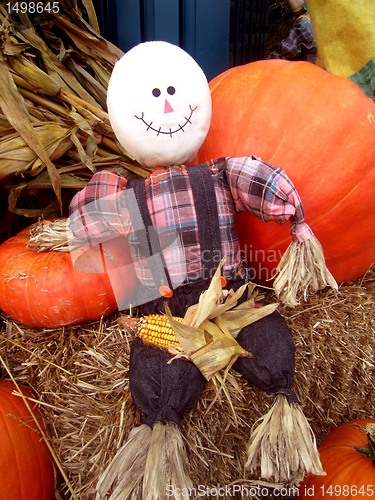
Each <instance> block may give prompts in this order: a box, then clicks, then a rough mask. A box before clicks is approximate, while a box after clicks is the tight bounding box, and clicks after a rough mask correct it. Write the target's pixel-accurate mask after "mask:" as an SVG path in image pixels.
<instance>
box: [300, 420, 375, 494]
mask: <svg viewBox="0 0 375 500" xmlns="http://www.w3.org/2000/svg"><path fill="white" fill-rule="evenodd" d="M366 424H373V425H375V419H359V420H353V421H351V422H347V423H346V424H343V425H341V426H339V427H336V428H335V429H333V430H332V431H331V432H330V433H329V434H328V435H327V437H326V438H325V439H324V440H323V441H322V442H321V444H320V445H319V447H318V449H319V452H320V458H321V461H322V465H323V469H324V470H325V472H326V474H327V475H326V476H313V475H309V476H307V477H306V478H305V480H304V482H303V483H302V484H301V485H300V487H299V492H300V493H299V497H298V498H299V499H300V500H307V499H310V500H311V499H312V498H314V499H319V498H322V499H323V498H325V499H326V498H335V499H344V498H345V499H348V500H349V499H357V500H358V498H374V497H375V442H374V441H372V444H371V441H370V439H369V437H368V436H367V435H366V430H365V429H366ZM374 437H375V429H374V434H373V436H372V439H374ZM371 447H372V448H371ZM367 453H368V455H367Z"/></svg>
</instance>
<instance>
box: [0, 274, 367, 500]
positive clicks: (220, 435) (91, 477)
mask: <svg viewBox="0 0 375 500" xmlns="http://www.w3.org/2000/svg"><path fill="white" fill-rule="evenodd" d="M374 278H375V270H374V269H373V270H370V271H369V272H368V273H367V274H366V275H365V276H364V277H363V278H361V279H359V280H358V281H356V282H354V283H350V284H344V285H342V286H341V287H340V290H339V293H338V295H335V294H334V293H333V292H332V291H322V292H319V293H318V294H317V295H315V296H313V297H310V298H309V299H308V300H307V301H306V302H305V303H303V304H301V305H300V306H298V307H297V308H294V309H287V308H281V312H282V314H283V315H284V316H285V317H286V318H287V321H288V323H289V325H290V327H291V330H292V332H293V336H294V341H295V346H296V377H295V386H294V388H295V390H296V393H297V394H298V396H299V397H300V399H301V402H302V408H303V411H304V413H305V415H306V416H307V418H308V419H309V421H310V423H311V426H312V427H313V429H314V431H315V433H316V436H317V439H318V440H320V439H321V438H322V437H323V436H324V435H325V434H326V433H327V432H328V431H329V430H330V429H331V428H332V427H334V426H335V425H338V424H340V423H343V422H345V421H348V420H351V419H354V418H362V417H374V408H375V395H374V390H373V384H374V343H375V342H374V331H375V316H374V312H373V301H374V293H375V283H374ZM133 335H134V334H133V333H132V332H131V331H125V330H124V329H122V328H121V327H120V325H119V315H118V314H114V315H112V316H110V317H108V318H106V319H103V320H101V321H98V322H94V323H88V324H84V325H81V326H74V327H69V328H61V329H56V330H46V329H45V330H33V329H29V328H27V327H25V326H23V325H21V324H19V323H16V322H14V321H12V320H10V319H9V318H7V317H3V324H2V327H1V331H0V355H1V364H2V366H3V372H4V375H5V377H6V378H8V377H9V376H10V374H11V375H12V376H13V377H14V379H15V380H16V381H17V382H18V383H24V384H26V385H30V386H31V387H32V389H33V390H34V392H35V394H36V399H37V400H38V401H39V403H40V409H41V411H42V413H43V415H44V418H45V420H46V423H47V426H48V436H47V438H48V440H49V442H50V444H51V445H52V447H53V449H54V451H55V454H56V460H57V462H58V463H59V466H60V468H61V470H62V471H63V474H64V477H63V479H62V481H61V485H60V494H61V496H62V497H63V498H69V499H70V498H79V499H92V498H94V497H95V495H94V489H95V484H96V482H97V479H98V475H99V473H100V472H101V471H102V469H103V468H104V467H105V465H106V464H107V463H108V461H109V460H110V459H111V458H112V457H113V456H114V454H115V452H116V450H117V448H118V447H119V446H120V445H121V444H122V443H124V441H125V439H126V437H127V435H128V433H129V431H130V429H131V428H133V427H134V426H135V425H137V424H138V423H139V422H140V419H141V415H140V414H139V412H138V411H137V410H136V409H135V408H134V406H133V403H132V400H131V396H130V394H129V381H128V363H129V346H130V342H131V340H132V338H133ZM5 367H6V369H5ZM227 385H228V389H229V391H230V394H231V403H232V408H231V405H230V404H229V402H228V400H227V399H226V397H225V396H223V395H222V394H221V395H220V397H219V398H218V399H216V400H215V395H216V392H215V390H214V388H213V387H212V385H211V384H207V386H206V389H205V390H204V393H203V395H202V397H201V399H200V401H199V403H198V405H197V407H196V408H195V409H193V410H192V411H191V412H190V413H188V414H187V415H186V416H185V418H184V419H183V423H182V428H183V433H184V436H185V438H186V443H187V447H188V450H189V460H190V467H191V475H192V479H193V481H194V483H195V484H196V485H207V486H211V487H215V486H217V485H218V484H220V485H229V484H230V483H233V482H238V483H239V482H241V480H249V479H250V477H249V475H248V474H247V473H246V471H244V467H243V464H244V462H245V444H246V443H247V439H248V437H249V434H250V427H251V426H252V425H253V424H254V422H255V421H256V420H257V419H258V418H259V417H260V416H261V415H262V414H264V413H265V412H266V411H267V410H268V408H269V404H270V402H271V399H270V396H269V395H267V394H265V393H263V392H261V391H259V390H258V389H257V388H254V387H250V386H249V385H248V384H247V383H246V382H244V381H243V380H242V379H241V377H239V376H238V375H237V374H233V378H230V379H229V381H228V382H227ZM233 409H234V413H233V411H232V410H233ZM241 484H244V485H246V484H249V483H248V482H245V483H241Z"/></svg>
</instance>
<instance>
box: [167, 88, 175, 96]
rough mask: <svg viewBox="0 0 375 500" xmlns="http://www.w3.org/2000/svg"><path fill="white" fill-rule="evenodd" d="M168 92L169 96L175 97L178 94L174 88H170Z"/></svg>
mask: <svg viewBox="0 0 375 500" xmlns="http://www.w3.org/2000/svg"><path fill="white" fill-rule="evenodd" d="M167 92H168V94H169V95H173V94H174V93H175V92H176V89H175V88H174V87H168V88H167Z"/></svg>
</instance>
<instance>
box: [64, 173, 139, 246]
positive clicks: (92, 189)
mask: <svg viewBox="0 0 375 500" xmlns="http://www.w3.org/2000/svg"><path fill="white" fill-rule="evenodd" d="M126 186H127V179H125V178H124V177H122V176H120V175H119V174H116V173H113V172H107V171H101V172H98V173H96V174H94V175H93V177H92V178H91V180H90V181H89V182H88V184H87V185H86V187H85V188H84V189H82V190H81V191H79V192H78V193H77V194H76V195H75V196H74V198H73V199H72V201H71V203H70V207H69V214H70V215H69V226H70V229H71V230H72V232H73V234H74V236H75V237H76V238H78V239H80V240H85V241H90V240H91V239H98V238H105V237H106V236H110V235H113V233H114V232H115V233H120V234H127V230H128V226H129V217H128V212H127V211H126V210H125V209H124V208H123V203H122V195H123V194H124V191H125V190H126Z"/></svg>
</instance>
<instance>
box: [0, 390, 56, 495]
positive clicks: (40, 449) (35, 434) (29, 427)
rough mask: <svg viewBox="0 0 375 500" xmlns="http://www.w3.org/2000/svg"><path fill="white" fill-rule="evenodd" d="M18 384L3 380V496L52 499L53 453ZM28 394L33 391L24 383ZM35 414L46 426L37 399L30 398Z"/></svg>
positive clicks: (0, 419)
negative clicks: (18, 393)
mask: <svg viewBox="0 0 375 500" xmlns="http://www.w3.org/2000/svg"><path fill="white" fill-rule="evenodd" d="M14 390H16V386H15V385H14V384H13V383H12V382H9V381H2V382H0V443H1V445H0V498H2V499H4V500H5V499H6V500H52V499H53V498H55V494H54V468H53V462H52V456H51V454H50V452H49V450H48V448H47V446H46V444H45V443H44V441H43V439H42V436H41V434H40V431H39V429H38V426H37V424H36V422H35V420H34V419H33V416H32V415H31V414H30V411H29V409H28V408H27V406H26V404H25V402H24V401H23V399H22V397H21V396H16V395H14V394H12V392H13V391H14ZM21 390H22V393H23V394H24V396H25V397H26V398H31V397H32V394H31V392H30V391H29V390H28V389H27V388H25V387H22V389H21ZM28 402H29V404H30V407H31V409H32V413H33V415H34V417H35V418H36V419H37V421H38V423H39V425H40V426H41V428H42V429H43V430H44V427H43V421H42V416H41V414H40V412H39V411H38V409H37V407H36V405H35V403H32V402H31V401H28Z"/></svg>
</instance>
